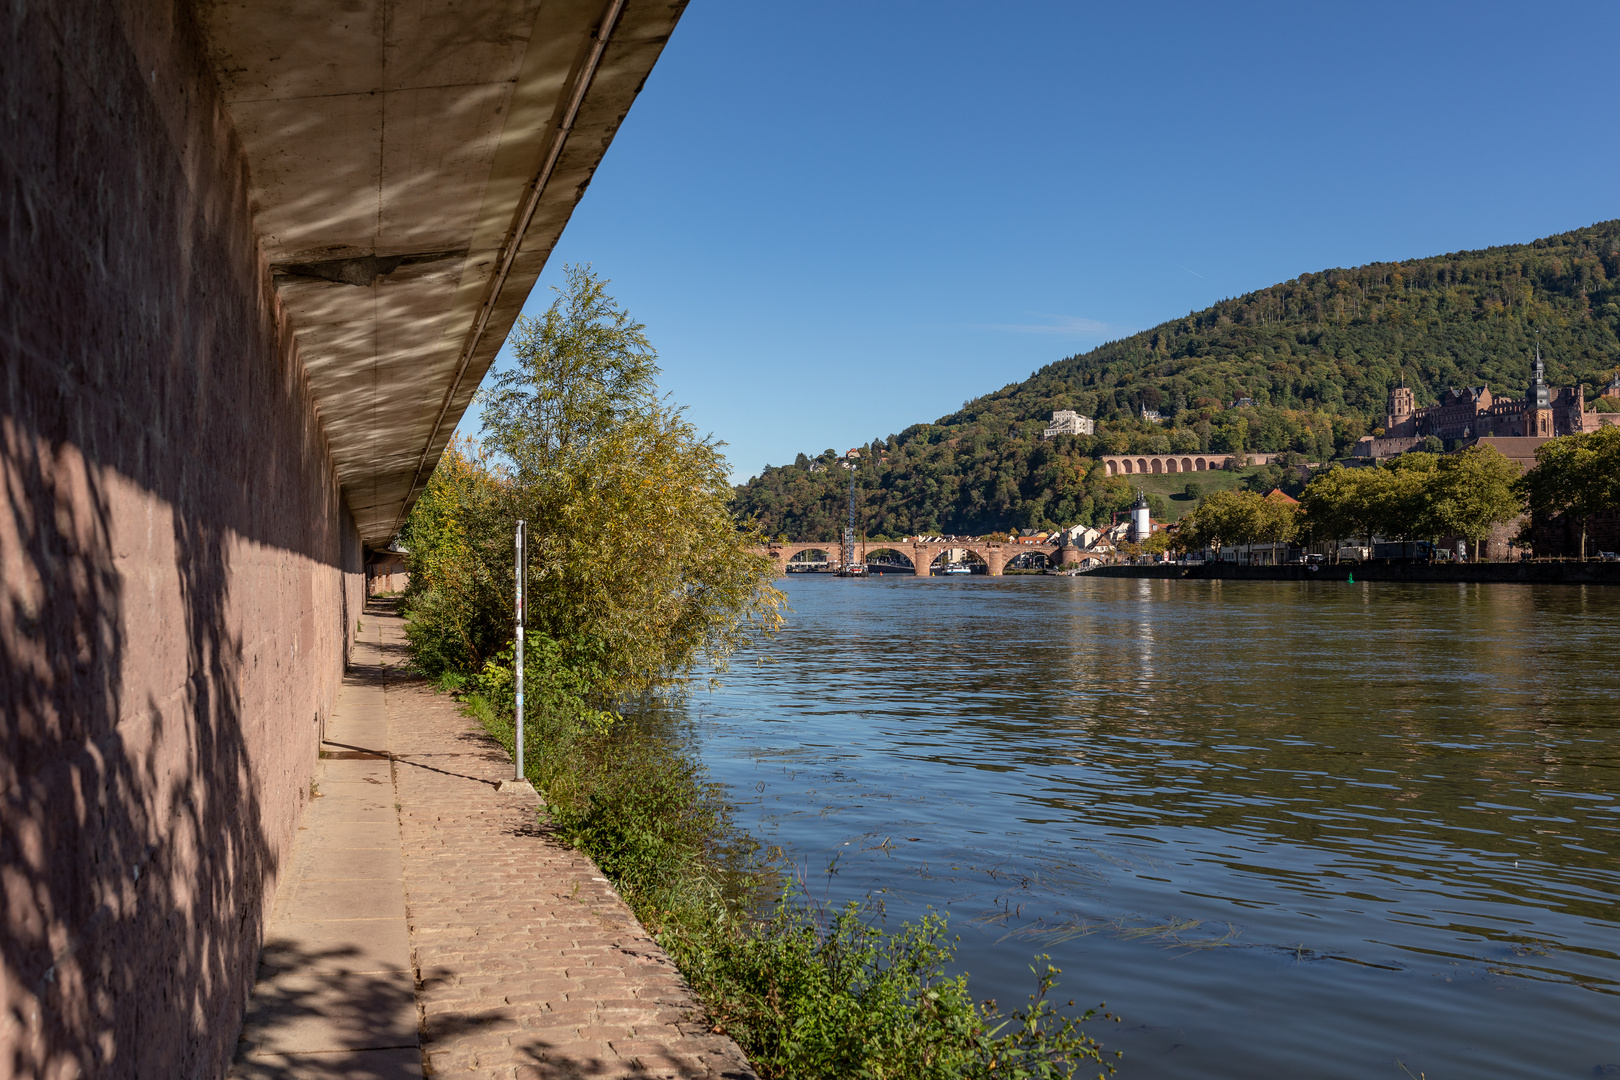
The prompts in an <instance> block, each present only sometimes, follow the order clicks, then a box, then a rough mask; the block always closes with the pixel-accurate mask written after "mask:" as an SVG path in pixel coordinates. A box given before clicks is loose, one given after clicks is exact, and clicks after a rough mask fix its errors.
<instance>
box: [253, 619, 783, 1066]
mask: <svg viewBox="0 0 1620 1080" xmlns="http://www.w3.org/2000/svg"><path fill="white" fill-rule="evenodd" d="M363 627H364V629H363V633H362V640H361V643H360V644H359V646H358V647H357V649H356V656H355V664H354V665H353V667H352V668H351V669H350V675H349V677H348V679H347V680H346V681H345V685H344V689H343V692H342V694H341V695H340V697H339V700H338V705H337V708H336V709H335V710H334V713H333V716H332V718H331V720H330V721H329V723H328V726H327V733H326V742H325V744H323V747H322V755H321V761H320V763H319V766H318V768H317V773H316V781H315V784H316V788H315V790H316V791H317V792H318V793H319V795H318V797H317V798H314V799H313V800H312V801H311V803H310V806H309V808H308V810H307V811H306V812H305V819H304V823H303V827H302V828H301V829H300V830H299V833H298V840H297V843H296V845H295V848H294V852H293V855H292V865H291V867H290V868H289V870H288V872H287V873H286V874H285V875H284V877H283V884H282V887H281V889H280V891H279V892H278V894H277V898H276V906H275V909H274V914H273V919H272V925H271V928H270V931H269V934H268V935H267V937H266V943H265V949H264V957H263V963H262V965H261V968H260V973H259V982H258V984H257V985H256V986H255V988H254V995H253V1003H252V1005H251V1007H250V1009H249V1013H248V1017H247V1021H246V1023H245V1025H244V1027H243V1032H242V1041H241V1044H240V1047H239V1050H238V1056H237V1061H236V1064H235V1066H234V1067H233V1068H232V1070H231V1076H232V1078H233V1080H326V1078H329V1077H346V1078H363V1080H414V1078H418V1077H431V1078H433V1080H450V1078H458V1080H459V1078H473V1077H477V1078H480V1080H486V1078H489V1080H493V1078H497V1077H498V1078H501V1080H517V1078H534V1080H540V1078H545V1080H554V1078H555V1080H561V1078H565V1077H567V1078H573V1077H580V1078H584V1077H590V1078H593V1080H594V1078H607V1077H644V1078H671V1080H673V1078H680V1080H697V1078H739V1080H741V1078H751V1077H753V1076H754V1073H753V1071H752V1070H751V1069H750V1068H749V1067H748V1064H747V1062H746V1060H745V1059H744V1057H743V1055H742V1053H741V1051H739V1050H738V1049H737V1046H736V1044H735V1043H733V1042H732V1041H731V1040H730V1039H729V1038H726V1037H725V1036H720V1035H714V1034H710V1033H709V1032H708V1030H707V1028H706V1027H705V1026H704V1025H703V1024H702V1023H701V1022H700V1020H699V1012H698V1009H697V1003H696V1000H695V999H694V997H693V995H692V993H691V991H690V990H689V989H688V988H687V986H686V984H685V982H684V981H683V980H682V979H681V977H680V975H679V973H678V972H676V971H675V969H674V967H673V965H672V964H671V963H670V962H669V959H668V957H666V956H665V955H664V952H663V950H662V949H660V948H659V947H658V945H657V944H656V943H654V942H653V941H652V940H651V939H650V938H649V937H648V936H647V934H646V932H645V931H644V930H643V929H642V928H641V926H640V924H639V923H637V922H636V920H635V917H634V916H633V915H631V913H630V910H629V908H628V907H627V906H626V905H625V904H624V902H623V901H622V900H620V899H619V897H618V895H617V894H616V893H615V892H614V890H613V888H612V886H610V885H609V884H608V883H607V881H606V880H605V879H604V878H603V877H602V876H601V874H600V873H599V872H598V871H597V869H596V867H595V866H594V865H593V864H592V863H591V861H590V860H589V859H587V858H586V857H585V856H584V855H582V854H580V853H579V852H576V851H571V850H568V849H567V848H564V847H563V846H562V845H560V844H558V843H557V842H556V841H555V840H553V839H551V838H550V837H549V836H548V835H547V833H546V830H545V829H544V827H543V822H542V820H541V818H540V817H539V815H538V813H537V811H538V809H539V803H538V800H536V799H535V797H534V796H533V795H524V794H516V795H512V794H499V793H497V792H496V790H495V786H496V784H497V783H498V782H499V781H501V780H502V779H505V778H506V777H507V776H509V775H510V774H511V768H512V766H511V759H510V758H509V757H508V756H507V754H506V753H505V751H503V750H502V749H501V748H500V747H499V745H497V744H496V743H494V742H493V741H492V740H490V739H489V738H488V737H487V736H485V735H484V734H483V732H482V730H481V729H479V728H478V727H477V725H476V724H475V723H473V722H472V721H471V720H468V719H467V718H466V717H464V716H462V715H460V713H459V711H458V709H457V707H456V705H455V703H454V702H453V701H451V700H450V699H449V698H447V697H445V696H443V695H440V694H436V693H434V692H433V691H432V690H431V689H430V688H428V687H427V686H426V685H425V684H423V683H422V682H420V681H419V680H411V679H407V678H405V677H403V676H402V675H401V674H400V670H399V667H400V665H401V664H402V663H403V660H404V648H403V633H402V627H401V624H400V620H399V619H398V618H397V617H396V616H394V615H392V614H391V613H389V612H388V611H387V610H386V609H385V608H383V607H381V606H377V605H373V606H372V607H369V608H368V609H367V611H366V615H365V618H364V621H363Z"/></svg>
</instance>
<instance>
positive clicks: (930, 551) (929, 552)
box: [753, 539, 1080, 577]
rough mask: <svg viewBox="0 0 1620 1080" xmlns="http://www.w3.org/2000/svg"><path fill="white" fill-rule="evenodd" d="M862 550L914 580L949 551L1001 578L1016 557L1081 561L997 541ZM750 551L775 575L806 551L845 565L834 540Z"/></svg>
mask: <svg viewBox="0 0 1620 1080" xmlns="http://www.w3.org/2000/svg"><path fill="white" fill-rule="evenodd" d="M861 547H862V548H864V549H865V550H864V552H862V551H860V550H859V549H857V553H856V554H857V557H858V558H861V559H865V560H868V561H872V560H880V559H881V560H882V561H887V562H898V561H899V559H895V558H894V556H899V557H900V558H901V559H904V560H905V561H906V562H908V563H910V564H911V571H912V573H913V574H915V575H916V576H917V577H927V576H928V575H929V574H930V573H931V572H932V570H933V567H934V564H935V563H936V562H938V561H939V560H940V559H941V558H943V557H944V555H945V553H946V552H947V551H951V550H962V549H965V550H966V551H967V552H968V554H969V556H970V557H975V558H977V559H978V561H980V562H982V563H984V564H985V566H986V567H987V568H988V572H989V574H990V576H991V577H1000V576H1001V572H1002V571H1003V570H1004V569H1005V568H1006V566H1007V563H1008V562H1010V561H1012V560H1013V559H1014V558H1016V557H1017V556H1019V555H1028V554H1031V553H1039V554H1042V555H1045V556H1046V560H1047V563H1048V564H1049V565H1052V566H1062V565H1063V564H1064V563H1068V562H1078V561H1079V559H1080V549H1079V548H1075V547H1069V546H1066V545H1065V546H1060V545H1057V544H1020V543H1016V542H1006V541H999V540H978V539H957V540H927V541H924V540H893V541H877V542H870V541H869V542H867V543H866V544H863V545H861ZM753 550H754V551H756V552H758V553H759V554H761V555H766V556H769V557H770V558H771V559H772V560H773V561H775V563H776V572H777V573H779V574H785V573H787V564H788V560H790V559H792V558H793V557H794V556H795V555H798V554H800V553H802V552H807V551H821V552H825V553H826V555H827V560H828V561H829V562H831V563H834V564H835V565H839V566H842V565H843V563H844V545H843V544H842V543H840V542H839V541H837V540H810V541H806V542H803V543H772V544H769V545H767V546H765V547H759V548H754V549H753ZM885 557H887V558H885Z"/></svg>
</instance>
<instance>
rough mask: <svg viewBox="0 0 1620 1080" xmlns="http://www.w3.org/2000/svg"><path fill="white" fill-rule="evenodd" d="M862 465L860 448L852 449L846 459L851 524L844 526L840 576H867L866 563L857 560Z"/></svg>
mask: <svg viewBox="0 0 1620 1080" xmlns="http://www.w3.org/2000/svg"><path fill="white" fill-rule="evenodd" d="M860 467H861V458H860V451H859V450H851V451H850V452H849V456H848V457H846V458H845V459H844V468H846V469H848V470H849V524H848V525H846V526H844V565H843V566H841V567H839V569H838V576H839V577H865V576H866V564H865V563H864V562H856V561H855V470H856V469H858V468H860Z"/></svg>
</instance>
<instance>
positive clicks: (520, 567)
mask: <svg viewBox="0 0 1620 1080" xmlns="http://www.w3.org/2000/svg"><path fill="white" fill-rule="evenodd" d="M527 540H528V537H527V536H526V535H525V533H524V522H523V519H522V518H519V519H518V523H517V574H516V577H517V672H516V681H517V754H516V755H515V759H516V760H515V765H514V769H513V774H512V779H514V780H522V779H523V601H524V600H525V599H526V598H525V596H524V592H525V590H526V588H527V586H528V577H529V559H528V554H529V552H528V544H527Z"/></svg>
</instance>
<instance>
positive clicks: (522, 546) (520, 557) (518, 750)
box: [495, 518, 534, 795]
mask: <svg viewBox="0 0 1620 1080" xmlns="http://www.w3.org/2000/svg"><path fill="white" fill-rule="evenodd" d="M513 543H514V544H515V546H516V549H517V551H516V553H517V561H516V568H515V571H514V573H513V577H514V578H515V579H516V584H517V588H516V589H515V590H514V594H515V595H514V602H515V610H514V612H513V614H514V616H515V620H514V621H515V622H516V623H517V649H516V652H517V656H516V659H515V663H516V666H517V670H516V671H515V673H514V675H515V678H514V680H513V681H514V683H515V684H516V688H517V708H516V713H517V744H516V746H515V747H514V750H515V752H514V753H513V755H512V779H510V780H503V781H501V782H500V783H499V784H498V785H496V788H495V790H497V791H501V792H527V793H529V794H531V795H532V794H534V785H533V784H531V783H529V781H528V779H527V778H526V777H525V776H524V775H523V624H524V622H525V621H526V615H527V608H528V592H529V535H528V528H527V525H526V523H525V522H524V521H523V520H522V519H521V518H520V519H519V520H518V523H517V536H516V537H515V538H514V541H513Z"/></svg>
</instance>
